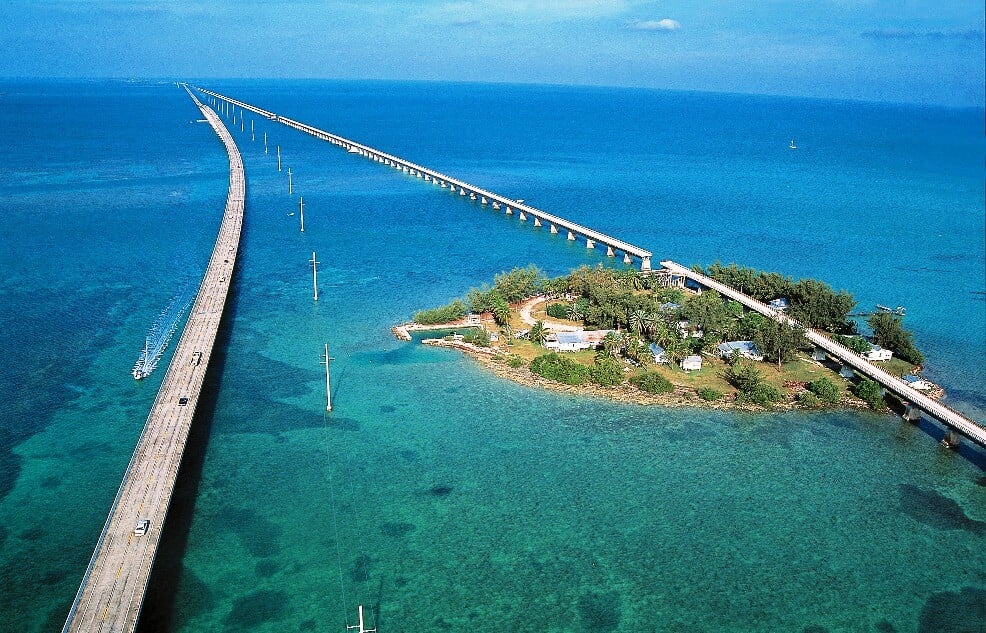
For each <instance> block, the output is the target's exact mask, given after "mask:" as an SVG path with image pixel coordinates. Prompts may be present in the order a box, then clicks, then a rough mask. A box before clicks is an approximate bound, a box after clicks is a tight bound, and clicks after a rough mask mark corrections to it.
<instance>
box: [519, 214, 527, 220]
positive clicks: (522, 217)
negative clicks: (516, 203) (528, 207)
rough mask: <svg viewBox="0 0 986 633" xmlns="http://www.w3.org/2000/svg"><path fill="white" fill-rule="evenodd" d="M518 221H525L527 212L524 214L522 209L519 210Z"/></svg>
mask: <svg viewBox="0 0 986 633" xmlns="http://www.w3.org/2000/svg"><path fill="white" fill-rule="evenodd" d="M520 221H521V222H525V221H527V214H525V213H524V212H523V211H521V212H520Z"/></svg>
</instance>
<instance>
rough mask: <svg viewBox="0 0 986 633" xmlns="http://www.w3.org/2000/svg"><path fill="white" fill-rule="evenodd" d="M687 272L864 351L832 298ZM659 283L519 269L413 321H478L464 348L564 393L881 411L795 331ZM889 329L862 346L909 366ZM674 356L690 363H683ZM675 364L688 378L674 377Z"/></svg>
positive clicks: (757, 280)
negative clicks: (566, 389)
mask: <svg viewBox="0 0 986 633" xmlns="http://www.w3.org/2000/svg"><path fill="white" fill-rule="evenodd" d="M695 270H696V271H698V272H702V273H704V274H706V275H708V276H710V277H712V278H713V279H716V280H718V281H720V282H722V283H725V284H727V285H730V286H733V287H735V288H736V289H738V290H741V291H742V292H745V293H747V294H749V295H751V296H753V297H754V298H755V299H758V300H760V301H763V302H765V303H766V302H771V301H775V300H785V301H781V303H782V304H785V303H786V305H785V306H784V307H785V310H786V314H788V315H789V316H791V317H792V318H794V319H796V320H797V321H799V322H800V323H803V324H805V325H806V326H808V327H812V328H814V329H816V330H819V331H823V332H828V333H829V335H830V336H832V338H833V339H835V340H837V341H839V342H841V343H842V344H844V345H846V346H847V347H849V348H850V349H852V350H854V351H856V352H857V353H860V354H864V353H867V352H869V351H870V350H871V349H872V348H873V345H872V344H871V343H870V341H868V340H867V339H866V338H864V337H862V336H860V335H858V334H857V333H856V326H857V324H856V322H855V321H854V320H852V318H851V314H850V313H851V312H852V310H853V309H854V307H855V305H856V302H855V300H854V299H853V296H852V295H851V294H850V293H848V292H846V291H844V290H839V291H836V290H834V289H833V288H832V287H831V286H829V285H828V284H826V283H824V282H822V281H818V280H815V279H800V280H797V281H795V280H793V279H791V278H789V277H784V276H783V275H780V274H777V273H770V272H762V271H757V270H755V269H752V268H745V267H741V266H737V265H736V264H728V265H722V264H719V263H715V264H712V265H711V266H709V267H708V268H702V267H699V266H696V267H695ZM660 284H661V277H660V276H658V275H648V274H645V273H640V272H637V271H635V270H629V269H610V268H604V267H602V266H599V267H595V268H590V267H588V266H582V267H580V268H578V269H575V270H573V271H572V272H571V273H569V274H568V275H563V276H561V277H557V278H554V279H550V278H548V277H547V276H546V275H545V274H544V273H543V272H541V271H540V270H539V269H538V268H537V267H535V266H534V265H529V266H527V267H524V268H515V269H513V270H511V271H508V272H502V273H500V274H497V275H496V276H495V277H494V279H493V283H492V285H484V286H482V287H480V288H473V289H471V290H469V292H468V293H467V294H466V296H465V297H463V298H461V299H456V300H454V301H452V302H451V303H449V304H447V305H445V306H442V307H440V308H435V309H432V310H422V311H420V312H418V313H416V314H415V317H414V320H415V321H416V322H417V323H419V324H422V325H427V324H440V323H447V322H451V321H457V320H460V319H462V318H463V317H464V316H466V315H467V314H468V313H474V314H483V313H485V314H487V315H488V317H484V320H483V325H482V326H481V327H479V328H477V329H476V330H474V331H471V332H470V333H468V334H466V335H465V336H464V338H463V340H464V341H465V342H467V343H471V344H473V345H475V346H478V347H484V348H486V347H490V346H492V347H493V350H492V351H491V352H489V353H492V354H495V358H497V359H499V360H500V361H502V364H503V365H504V366H505V367H508V368H510V369H514V370H522V369H523V368H524V366H526V367H527V368H528V369H529V370H530V372H531V373H532V374H534V375H537V376H541V377H543V378H546V379H548V380H551V381H555V382H558V383H561V384H563V385H568V386H572V387H580V388H590V387H594V386H596V387H601V388H610V387H617V386H619V385H623V384H629V385H632V386H633V387H635V388H636V391H637V392H639V393H641V394H648V395H654V396H656V395H666V396H667V397H671V396H674V397H675V398H676V399H677V400H676V401H679V402H680V401H688V400H693V401H695V402H707V403H710V404H713V405H714V404H715V403H725V404H729V403H735V404H738V405H746V406H749V407H754V408H772V407H775V406H797V407H801V408H806V409H814V408H822V407H833V406H839V405H840V404H842V403H844V402H846V401H847V400H846V399H847V398H849V399H850V400H852V399H853V398H858V400H857V401H862V402H865V403H866V404H867V405H868V406H870V407H873V408H875V409H881V408H883V407H884V406H885V405H884V401H883V393H882V389H880V386H879V385H878V384H877V383H875V382H873V381H870V380H867V379H862V380H858V381H855V382H852V381H850V382H846V381H844V380H842V379H833V376H834V374H833V371H832V370H833V369H834V368H833V367H826V366H825V365H824V364H823V363H820V362H818V361H816V360H813V359H812V358H811V357H810V356H809V355H808V354H806V352H809V351H810V350H811V349H812V347H811V346H810V345H809V344H808V341H807V339H806V338H805V331H804V329H803V327H802V326H801V325H799V324H794V323H789V322H787V321H784V320H783V319H773V318H769V317H767V316H764V315H762V314H760V313H757V312H753V311H750V310H747V309H746V308H744V306H743V305H741V304H740V303H738V302H736V301H733V300H730V299H728V298H725V297H723V296H721V295H720V294H719V293H718V292H716V291H715V290H710V289H705V290H702V291H697V290H694V289H689V288H686V289H681V288H675V287H672V288H669V287H663V286H661V285H660ZM901 321H902V320H901V318H900V317H899V316H897V315H894V314H885V313H876V314H873V315H872V316H871V317H870V319H869V322H868V324H869V326H870V327H871V328H872V329H873V333H874V335H873V338H872V340H873V343H875V344H876V345H879V346H881V347H884V348H886V349H890V350H893V351H894V352H895V353H897V354H898V356H900V357H901V358H903V359H905V360H906V361H907V363H913V364H920V363H921V362H923V360H924V358H923V356H922V355H921V353H920V351H918V350H917V349H916V348H915V347H914V344H913V336H912V335H911V333H910V332H907V331H906V330H904V329H903V327H902V323H901ZM583 329H584V330H585V331H582V330H583ZM592 331H595V332H592ZM590 334H595V338H592V337H591V336H589V335H590ZM590 338H591V341H589V339H590ZM563 339H564V340H565V341H567V342H566V343H564V344H563V343H562V340H563ZM572 341H579V342H580V343H579V342H576V343H572ZM545 347H547V348H548V350H545ZM686 357H688V358H689V359H692V358H697V359H700V361H691V360H690V361H689V363H685V364H683V363H682V361H683V359H685V358H686ZM686 365H687V366H688V367H693V366H694V367H695V368H696V369H695V370H694V371H686V370H685V369H683V368H682V367H684V366H686ZM884 367H885V368H886V369H888V370H891V368H892V369H893V370H894V371H896V373H898V375H901V374H902V373H906V372H907V371H909V370H910V366H909V365H906V364H903V363H902V361H899V360H894V361H893V364H891V363H885V364H884ZM897 370H900V371H897ZM874 387H875V389H874ZM632 392H633V391H631V392H627V391H621V392H620V393H627V394H629V393H632Z"/></svg>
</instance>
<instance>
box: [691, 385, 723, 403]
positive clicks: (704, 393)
mask: <svg viewBox="0 0 986 633" xmlns="http://www.w3.org/2000/svg"><path fill="white" fill-rule="evenodd" d="M695 393H697V394H698V397H699V398H701V399H702V400H705V401H706V402H712V401H714V400H721V399H722V398H723V397H724V396H725V395H726V394H724V393H722V392H721V391H716V390H715V389H713V388H712V387H700V388H698V389H696V390H695Z"/></svg>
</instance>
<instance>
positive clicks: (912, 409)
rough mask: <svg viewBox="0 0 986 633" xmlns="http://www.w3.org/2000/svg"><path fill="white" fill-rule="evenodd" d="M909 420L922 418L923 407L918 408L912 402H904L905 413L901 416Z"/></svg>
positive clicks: (915, 420) (914, 420) (913, 420)
mask: <svg viewBox="0 0 986 633" xmlns="http://www.w3.org/2000/svg"><path fill="white" fill-rule="evenodd" d="M901 417H903V418H904V419H905V420H907V421H908V422H917V421H918V420H920V419H921V409H919V408H917V407H916V406H914V405H913V404H911V403H910V402H905V403H904V415H903V416H901Z"/></svg>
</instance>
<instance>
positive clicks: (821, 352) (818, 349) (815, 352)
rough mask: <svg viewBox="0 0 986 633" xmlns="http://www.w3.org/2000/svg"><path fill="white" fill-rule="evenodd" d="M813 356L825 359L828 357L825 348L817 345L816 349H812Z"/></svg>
mask: <svg viewBox="0 0 986 633" xmlns="http://www.w3.org/2000/svg"><path fill="white" fill-rule="evenodd" d="M811 357H812V358H813V359H814V360H817V361H823V360H825V358H826V354H825V350H824V349H822V348H821V347H816V348H815V349H814V350H812V352H811Z"/></svg>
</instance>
